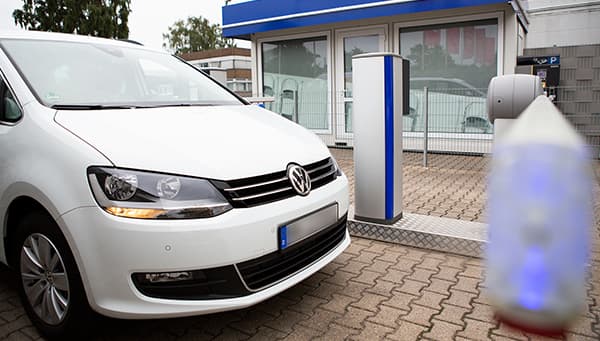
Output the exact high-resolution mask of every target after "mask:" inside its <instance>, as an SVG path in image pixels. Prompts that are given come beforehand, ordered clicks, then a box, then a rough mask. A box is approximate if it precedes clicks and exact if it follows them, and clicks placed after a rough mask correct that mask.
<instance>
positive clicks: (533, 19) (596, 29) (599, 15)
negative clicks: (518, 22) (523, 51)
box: [526, 0, 600, 48]
mask: <svg viewBox="0 0 600 341" xmlns="http://www.w3.org/2000/svg"><path fill="white" fill-rule="evenodd" d="M526 4H527V5H528V7H529V10H528V18H529V21H530V25H529V33H528V34H527V39H526V47H527V48H539V47H551V46H574V45H589V44H600V1H589V0H587V1H585V0H568V1H564V0H530V1H528V2H526Z"/></svg>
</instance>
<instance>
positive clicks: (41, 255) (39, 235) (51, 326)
mask: <svg viewBox="0 0 600 341" xmlns="http://www.w3.org/2000/svg"><path fill="white" fill-rule="evenodd" d="M17 228H18V230H17V234H16V243H15V244H14V245H16V247H15V250H14V252H15V255H14V256H15V257H14V258H13V259H16V260H17V262H16V264H15V269H16V270H17V271H18V273H19V292H20V295H21V301H22V302H23V306H24V307H25V311H26V312H27V315H28V316H29V318H30V319H31V321H32V323H33V324H34V325H35V326H36V327H37V328H38V330H39V331H40V332H41V333H42V334H43V335H44V336H46V337H47V338H49V339H57V338H61V339H65V337H70V336H79V335H81V334H82V332H83V331H84V330H85V329H86V327H88V326H89V325H90V321H91V318H92V316H93V314H92V312H91V309H90V308H89V304H88V302H87V298H86V296H85V290H84V288H83V285H82V281H81V277H80V275H79V271H78V269H77V266H76V264H75V259H74V257H73V254H72V252H71V250H70V248H69V246H68V244H67V241H66V240H65V238H64V236H63V235H62V233H61V231H60V229H59V227H58V226H57V225H56V223H55V222H54V220H53V219H52V217H50V216H49V215H48V214H46V213H45V212H32V213H30V214H28V215H27V216H26V217H24V218H23V219H21V221H20V222H19V224H18V226H17Z"/></svg>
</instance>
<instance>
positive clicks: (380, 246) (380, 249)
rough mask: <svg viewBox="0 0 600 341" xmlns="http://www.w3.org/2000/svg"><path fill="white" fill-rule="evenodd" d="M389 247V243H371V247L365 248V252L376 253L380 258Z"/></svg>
mask: <svg viewBox="0 0 600 341" xmlns="http://www.w3.org/2000/svg"><path fill="white" fill-rule="evenodd" d="M391 246H392V245H390V244H389V243H385V242H380V241H373V243H372V244H371V246H369V247H368V248H366V249H365V251H369V252H374V253H378V254H379V255H380V256H382V255H383V254H385V253H386V252H387V249H389V248H390V247H391Z"/></svg>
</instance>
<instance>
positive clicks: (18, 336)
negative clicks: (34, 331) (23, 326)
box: [5, 331, 31, 341]
mask: <svg viewBox="0 0 600 341" xmlns="http://www.w3.org/2000/svg"><path fill="white" fill-rule="evenodd" d="M5 340H6V341H30V340H31V339H30V338H29V336H27V335H25V334H23V333H21V332H20V331H16V332H14V333H12V334H10V335H8V337H7V338H6V339H5Z"/></svg>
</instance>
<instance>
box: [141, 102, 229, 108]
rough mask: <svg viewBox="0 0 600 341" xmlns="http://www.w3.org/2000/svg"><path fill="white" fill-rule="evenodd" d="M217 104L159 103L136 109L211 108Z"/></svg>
mask: <svg viewBox="0 0 600 341" xmlns="http://www.w3.org/2000/svg"><path fill="white" fill-rule="evenodd" d="M216 105H219V104H215V103H160V104H148V105H141V106H139V107H138V108H165V107H211V106H216Z"/></svg>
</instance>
